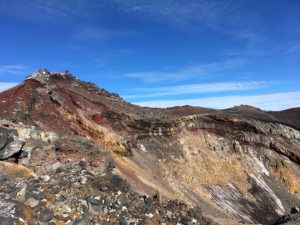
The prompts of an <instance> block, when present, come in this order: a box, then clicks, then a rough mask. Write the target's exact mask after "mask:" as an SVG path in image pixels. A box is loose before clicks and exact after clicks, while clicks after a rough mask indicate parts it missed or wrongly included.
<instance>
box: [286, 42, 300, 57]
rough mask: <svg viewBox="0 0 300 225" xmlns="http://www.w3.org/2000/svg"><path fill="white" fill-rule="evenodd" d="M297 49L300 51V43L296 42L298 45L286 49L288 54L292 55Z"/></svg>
mask: <svg viewBox="0 0 300 225" xmlns="http://www.w3.org/2000/svg"><path fill="white" fill-rule="evenodd" d="M297 51H300V44H296V45H293V46H292V47H290V48H288V50H287V51H286V54H287V55H290V54H293V53H295V52H297Z"/></svg>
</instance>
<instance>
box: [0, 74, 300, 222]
mask: <svg viewBox="0 0 300 225" xmlns="http://www.w3.org/2000/svg"><path fill="white" fill-rule="evenodd" d="M299 116H300V110H299V108H298V109H290V110H286V111H281V112H267V111H262V110H260V109H257V108H254V107H251V106H246V105H242V106H237V107H234V108H231V109H226V110H212V109H205V108H201V107H190V106H184V107H173V108H169V109H158V108H154V109H153V108H142V107H139V106H136V105H132V104H130V103H128V102H126V101H124V100H123V99H122V98H120V97H119V96H118V95H117V94H114V93H109V92H108V91H106V90H104V89H102V88H98V87H97V86H96V85H94V84H92V83H89V82H82V81H80V80H78V79H76V78H75V77H73V76H71V75H69V74H68V75H66V74H63V73H49V74H46V75H43V74H39V73H35V74H33V75H31V76H29V77H28V78H27V79H26V80H25V81H24V82H23V83H21V84H20V85H18V86H16V87H14V88H12V89H10V90H7V91H5V92H2V93H0V184H1V185H0V217H1V219H0V225H3V224H14V223H15V224H149V225H150V224H168V225H171V224H174V225H175V224H176V225H180V224H204V225H205V224H222V225H223V224H226V225H237V224H264V225H273V224H274V225H275V224H283V223H287V222H294V223H297V222H299V210H298V207H299V206H300V179H299V177H300V167H299V165H300V148H299V146H300V125H299V120H298V118H299Z"/></svg>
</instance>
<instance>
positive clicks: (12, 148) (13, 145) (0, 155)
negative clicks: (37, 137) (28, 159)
mask: <svg viewBox="0 0 300 225" xmlns="http://www.w3.org/2000/svg"><path fill="white" fill-rule="evenodd" d="M23 145H24V142H23V141H18V140H16V141H12V142H10V143H9V144H7V145H6V146H5V147H4V148H2V149H1V150H0V159H8V158H9V157H11V156H13V155H14V154H16V153H17V152H19V151H21V149H22V147H23Z"/></svg>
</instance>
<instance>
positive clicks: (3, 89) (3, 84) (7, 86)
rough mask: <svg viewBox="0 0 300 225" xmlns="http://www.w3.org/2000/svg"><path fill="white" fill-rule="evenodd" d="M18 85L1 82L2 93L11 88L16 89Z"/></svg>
mask: <svg viewBox="0 0 300 225" xmlns="http://www.w3.org/2000/svg"><path fill="white" fill-rule="evenodd" d="M16 85H18V83H12V82H0V92H2V91H5V90H7V89H9V88H11V87H14V86H16Z"/></svg>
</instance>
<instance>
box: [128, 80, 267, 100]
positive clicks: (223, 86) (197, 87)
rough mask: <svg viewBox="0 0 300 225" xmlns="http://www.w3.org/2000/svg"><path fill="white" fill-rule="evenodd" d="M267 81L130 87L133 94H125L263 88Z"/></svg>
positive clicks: (175, 93)
mask: <svg viewBox="0 0 300 225" xmlns="http://www.w3.org/2000/svg"><path fill="white" fill-rule="evenodd" d="M266 84H267V83H266V82H264V81H254V82H218V83H202V84H188V85H178V86H169V87H158V88H135V89H130V90H129V91H130V92H131V93H134V94H133V95H127V96H123V97H124V98H126V99H138V98H151V97H161V96H172V95H173V96H174V95H184V94H197V93H198V94H199V93H216V92H226V91H244V90H250V89H256V88H261V87H263V86H265V85H266Z"/></svg>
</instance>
